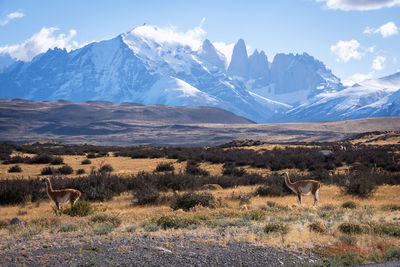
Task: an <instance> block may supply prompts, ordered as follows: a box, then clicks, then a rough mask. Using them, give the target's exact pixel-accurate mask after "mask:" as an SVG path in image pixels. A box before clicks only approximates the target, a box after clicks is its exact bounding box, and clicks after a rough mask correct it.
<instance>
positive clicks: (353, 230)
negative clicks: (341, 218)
mask: <svg viewBox="0 0 400 267" xmlns="http://www.w3.org/2000/svg"><path fill="white" fill-rule="evenodd" d="M339 231H340V232H342V233H344V234H349V235H351V234H362V233H365V232H367V231H368V226H367V225H361V224H356V223H347V222H346V223H341V224H340V225H339Z"/></svg>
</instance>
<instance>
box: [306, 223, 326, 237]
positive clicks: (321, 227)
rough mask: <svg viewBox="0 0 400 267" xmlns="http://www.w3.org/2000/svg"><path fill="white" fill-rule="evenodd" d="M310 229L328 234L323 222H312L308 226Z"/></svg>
mask: <svg viewBox="0 0 400 267" xmlns="http://www.w3.org/2000/svg"><path fill="white" fill-rule="evenodd" d="M308 229H309V230H310V231H312V232H317V233H321V234H323V233H326V232H327V230H326V227H325V226H324V225H323V224H322V223H321V222H312V223H310V224H309V225H308Z"/></svg>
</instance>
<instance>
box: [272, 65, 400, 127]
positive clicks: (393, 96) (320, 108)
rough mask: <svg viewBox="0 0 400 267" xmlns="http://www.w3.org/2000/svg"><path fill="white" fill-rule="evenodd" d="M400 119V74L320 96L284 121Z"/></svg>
mask: <svg viewBox="0 0 400 267" xmlns="http://www.w3.org/2000/svg"><path fill="white" fill-rule="evenodd" d="M399 115H400V72H398V73H396V74H393V75H391V76H387V77H383V78H380V79H377V80H367V81H364V82H362V83H359V84H355V85H353V86H351V87H348V88H345V89H343V90H342V91H339V92H332V93H321V94H319V95H317V96H315V97H314V98H313V99H312V100H311V101H310V102H309V103H307V104H305V105H302V106H299V107H296V108H294V109H292V110H290V111H288V112H287V114H286V115H285V116H284V117H281V118H279V120H283V121H305V120H308V121H321V120H325V121H329V120H349V119H358V118H368V117H390V116H399Z"/></svg>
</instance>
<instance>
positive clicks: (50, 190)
mask: <svg viewBox="0 0 400 267" xmlns="http://www.w3.org/2000/svg"><path fill="white" fill-rule="evenodd" d="M46 187H47V193H48V192H52V191H53V187H52V186H51V182H50V180H46Z"/></svg>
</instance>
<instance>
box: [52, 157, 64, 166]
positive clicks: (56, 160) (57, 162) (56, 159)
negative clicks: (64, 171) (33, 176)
mask: <svg viewBox="0 0 400 267" xmlns="http://www.w3.org/2000/svg"><path fill="white" fill-rule="evenodd" d="M50 163H51V165H61V164H64V159H63V158H62V157H53V159H52V161H51V162H50Z"/></svg>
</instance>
